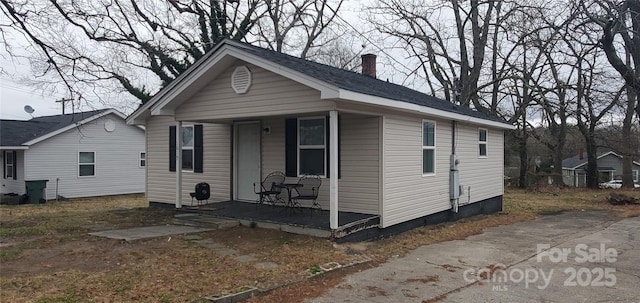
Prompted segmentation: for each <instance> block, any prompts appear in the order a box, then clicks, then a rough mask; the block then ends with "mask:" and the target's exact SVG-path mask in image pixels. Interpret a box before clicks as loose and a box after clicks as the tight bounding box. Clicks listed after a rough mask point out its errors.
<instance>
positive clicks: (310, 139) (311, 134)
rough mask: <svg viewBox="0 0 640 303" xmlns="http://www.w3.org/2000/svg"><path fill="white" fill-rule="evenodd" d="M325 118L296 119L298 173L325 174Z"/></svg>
mask: <svg viewBox="0 0 640 303" xmlns="http://www.w3.org/2000/svg"><path fill="white" fill-rule="evenodd" d="M325 130H326V126H325V118H324V117H322V118H300V119H299V120H298V175H319V176H323V177H324V176H325V167H326V165H325V163H326V152H325V151H326V136H325Z"/></svg>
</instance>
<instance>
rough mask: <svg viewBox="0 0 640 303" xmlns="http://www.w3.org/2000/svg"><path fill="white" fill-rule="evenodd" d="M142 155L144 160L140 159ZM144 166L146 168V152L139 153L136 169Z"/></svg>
mask: <svg viewBox="0 0 640 303" xmlns="http://www.w3.org/2000/svg"><path fill="white" fill-rule="evenodd" d="M142 155H144V158H142ZM142 161H144V165H142ZM145 166H147V153H146V152H139V153H138V167H140V168H144V167H145Z"/></svg>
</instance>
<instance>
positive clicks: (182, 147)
mask: <svg viewBox="0 0 640 303" xmlns="http://www.w3.org/2000/svg"><path fill="white" fill-rule="evenodd" d="M182 128H191V132H192V133H193V146H186V147H185V146H182V143H183V142H180V152H181V153H182V151H183V150H190V151H191V169H186V168H182V167H183V166H184V155H183V156H182V157H181V158H182V162H183V163H180V169H181V170H182V171H183V172H186V173H192V172H193V171H194V166H195V160H196V157H195V144H196V128H195V126H194V124H183V125H182ZM180 131H181V132H182V129H180ZM180 134H181V136H180V138H181V140H184V135H182V133H180Z"/></svg>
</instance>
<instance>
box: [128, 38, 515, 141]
mask: <svg viewBox="0 0 640 303" xmlns="http://www.w3.org/2000/svg"><path fill="white" fill-rule="evenodd" d="M230 57H231V58H234V59H240V60H243V61H246V62H249V63H251V64H255V65H258V66H260V67H263V68H265V69H267V70H270V71H272V72H274V73H277V74H280V75H283V76H285V77H288V78H290V79H293V80H295V81H298V82H300V83H302V84H305V85H308V86H309V87H312V88H314V89H317V90H319V91H320V92H321V98H323V99H334V100H340V99H342V100H347V101H356V102H361V103H366V104H373V105H377V106H384V107H392V108H397V109H400V110H404V111H412V112H418V113H424V114H430V115H434V116H440V117H446V118H450V119H454V120H459V121H472V122H474V123H478V124H484V125H488V126H493V127H498V128H504V129H511V128H513V125H511V124H508V123H507V122H506V121H505V120H503V119H502V118H499V117H497V116H494V115H489V114H485V113H482V112H479V111H476V110H473V109H470V108H467V107H463V106H459V105H455V104H453V103H450V102H448V101H445V100H442V99H439V98H436V97H433V96H430V95H427V94H425V93H421V92H419V91H416V90H413V89H410V88H407V87H404V86H401V85H397V84H394V83H390V82H387V81H382V80H379V79H376V78H374V77H371V76H367V75H363V74H360V73H355V72H352V71H347V70H343V69H339V68H336V67H332V66H328V65H324V64H320V63H316V62H312V61H308V60H305V59H301V58H297V57H293V56H290V55H286V54H282V53H278V52H275V51H272V50H268V49H264V48H260V47H256V46H252V45H249V44H246V43H242V42H238V41H231V40H223V41H222V42H221V43H219V44H218V45H217V46H216V47H215V48H214V49H213V50H212V51H211V52H210V53H209V54H207V56H205V57H203V58H202V59H201V60H199V61H198V62H196V63H194V64H193V65H192V66H191V67H190V68H189V69H188V70H187V71H186V72H185V73H183V74H182V75H180V76H179V77H178V78H177V79H176V80H174V81H173V82H172V83H170V84H169V85H168V86H167V87H165V88H164V89H162V90H161V91H160V92H158V93H157V94H156V95H155V96H154V97H153V98H152V99H151V100H150V101H149V102H147V103H146V104H144V105H143V106H141V107H140V108H139V109H138V110H136V111H135V112H134V113H133V114H131V115H130V116H129V117H128V118H127V122H128V123H130V124H138V123H140V124H143V123H144V120H146V118H148V117H149V116H151V115H156V114H157V115H172V114H173V110H174V109H175V108H176V107H177V106H179V105H180V104H182V103H183V102H184V101H186V100H187V99H188V98H189V97H190V95H191V94H193V93H194V92H195V91H197V90H199V89H201V88H202V87H204V85H206V83H208V81H203V78H204V79H213V78H215V76H216V75H218V74H219V73H220V72H221V71H220V69H222V68H226V67H228V66H229V64H230V60H229V58H230Z"/></svg>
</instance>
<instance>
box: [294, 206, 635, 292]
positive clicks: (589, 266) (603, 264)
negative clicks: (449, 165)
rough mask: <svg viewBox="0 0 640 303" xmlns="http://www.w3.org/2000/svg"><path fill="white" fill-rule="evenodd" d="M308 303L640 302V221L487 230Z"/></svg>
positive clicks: (571, 219)
mask: <svg viewBox="0 0 640 303" xmlns="http://www.w3.org/2000/svg"><path fill="white" fill-rule="evenodd" d="M306 302H640V218H638V217H636V218H630V219H624V220H620V219H619V218H616V217H614V215H613V214H611V213H609V212H570V213H563V214H559V215H552V216H545V217H542V218H540V219H538V220H535V221H529V222H521V223H516V224H513V225H507V226H499V227H494V228H489V229H487V230H486V231H485V232H484V233H483V234H481V235H476V236H471V237H469V238H467V239H465V240H456V241H449V242H443V243H438V244H433V245H427V246H423V247H420V248H418V249H416V250H414V251H413V252H411V253H410V254H408V255H407V256H405V257H401V258H395V259H392V260H390V261H389V262H387V263H385V264H383V265H381V266H379V267H377V268H373V269H370V270H366V271H363V272H359V273H357V274H353V275H351V276H348V277H347V278H346V279H345V282H343V283H342V284H340V285H338V286H337V287H335V288H333V289H331V290H330V291H328V292H327V293H326V294H325V295H324V296H323V297H320V298H316V299H312V300H307V301H306Z"/></svg>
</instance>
